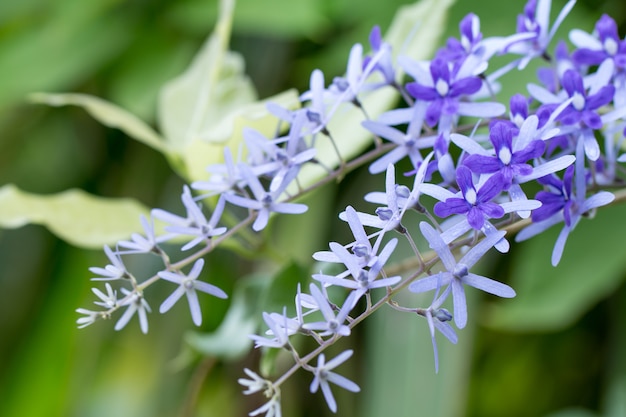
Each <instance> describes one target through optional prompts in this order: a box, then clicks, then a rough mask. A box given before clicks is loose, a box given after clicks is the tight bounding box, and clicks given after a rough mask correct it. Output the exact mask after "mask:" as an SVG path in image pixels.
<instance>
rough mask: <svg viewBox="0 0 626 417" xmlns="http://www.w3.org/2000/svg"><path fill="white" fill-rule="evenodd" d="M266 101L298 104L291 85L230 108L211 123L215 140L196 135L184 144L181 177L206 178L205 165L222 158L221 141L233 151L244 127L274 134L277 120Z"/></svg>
mask: <svg viewBox="0 0 626 417" xmlns="http://www.w3.org/2000/svg"><path fill="white" fill-rule="evenodd" d="M267 102H272V103H276V104H279V105H280V106H282V107H285V108H289V109H294V108H297V107H299V105H300V101H299V99H298V93H297V92H296V90H293V89H292V90H287V91H285V92H284V93H280V94H278V95H275V96H273V97H270V98H268V99H267V100H263V101H258V102H254V103H247V104H244V105H242V106H241V107H239V108H238V109H234V110H233V111H232V112H230V113H229V114H228V115H226V116H225V117H224V118H223V119H222V120H220V121H218V122H216V124H215V126H214V127H213V129H212V134H213V135H214V136H213V138H214V139H218V140H203V139H198V140H194V141H192V142H191V143H189V144H188V145H187V146H186V147H185V148H184V150H183V153H182V155H181V158H182V161H183V164H184V166H185V168H184V169H185V173H184V175H185V177H186V178H187V179H188V180H190V181H197V180H205V179H207V178H208V173H207V171H206V167H207V166H209V165H212V164H219V163H222V162H223V161H224V156H223V155H224V154H223V148H224V145H226V144H228V145H229V146H230V147H231V150H232V151H233V152H235V153H236V152H237V144H238V143H241V142H242V141H243V129H244V127H247V128H252V129H255V130H257V131H259V132H261V133H262V134H264V135H266V136H268V137H270V136H271V135H274V134H275V133H276V126H277V125H278V121H277V120H276V118H275V117H274V116H273V115H271V114H270V113H269V112H268V111H267V109H266V107H265V106H266V103H267Z"/></svg>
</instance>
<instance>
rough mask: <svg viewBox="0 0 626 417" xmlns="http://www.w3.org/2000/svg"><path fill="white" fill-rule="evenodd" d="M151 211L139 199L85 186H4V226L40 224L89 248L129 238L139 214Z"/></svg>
mask: <svg viewBox="0 0 626 417" xmlns="http://www.w3.org/2000/svg"><path fill="white" fill-rule="evenodd" d="M147 213H148V210H147V209H146V208H145V207H143V206H142V205H141V204H140V203H138V202H136V201H135V200H131V199H114V198H103V197H96V196H92V195H90V194H87V193H86V192H84V191H81V190H75V189H74V190H68V191H64V192H62V193H59V194H54V195H36V194H30V193H27V192H24V191H21V190H19V189H18V188H17V187H16V186H15V185H12V184H9V185H5V186H3V187H2V188H0V226H1V227H5V228H18V227H21V226H24V225H26V224H28V223H34V224H40V225H43V226H46V227H47V228H48V229H49V230H50V231H51V232H52V233H54V234H55V235H57V236H58V237H60V238H61V239H64V240H65V241H67V242H69V243H71V244H73V245H76V246H81V247H85V248H102V245H104V244H114V243H115V242H117V241H118V240H122V239H126V238H128V237H129V236H130V234H131V233H132V232H135V231H137V229H138V228H139V216H140V215H141V214H144V215H145V214H147Z"/></svg>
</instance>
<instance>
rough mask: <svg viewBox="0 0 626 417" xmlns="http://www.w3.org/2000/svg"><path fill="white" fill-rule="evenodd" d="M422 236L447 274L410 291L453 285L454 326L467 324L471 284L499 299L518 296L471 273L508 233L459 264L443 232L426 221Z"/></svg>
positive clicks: (497, 235)
mask: <svg viewBox="0 0 626 417" xmlns="http://www.w3.org/2000/svg"><path fill="white" fill-rule="evenodd" d="M420 230H421V231H422V235H423V236H424V237H425V238H426V240H427V241H428V243H429V246H430V247H431V248H432V249H433V250H434V251H435V252H436V253H437V255H438V256H439V259H441V262H442V264H443V266H444V267H445V268H446V271H442V272H439V273H437V274H435V275H430V276H427V277H425V278H422V279H420V280H418V281H415V282H413V283H411V285H409V290H410V291H412V292H415V293H422V292H426V291H430V290H434V289H436V288H437V287H439V286H440V285H450V286H452V299H453V301H454V323H455V324H456V326H457V327H458V328H459V329H462V328H463V327H465V325H466V324H467V305H466V302H465V289H464V286H465V285H469V286H471V287H474V288H478V289H479V290H482V291H485V292H488V293H490V294H493V295H497V296H499V297H505V298H511V297H515V291H514V290H513V288H511V287H509V286H508V285H506V284H502V283H501V282H498V281H494V280H492V279H490V278H486V277H483V276H481V275H476V274H474V273H471V272H469V270H470V268H471V267H472V266H474V264H475V263H476V262H478V261H479V260H480V258H482V257H483V255H485V253H487V251H488V250H489V249H491V248H492V247H493V246H494V245H495V244H496V243H497V242H498V241H499V240H500V239H502V238H503V237H504V234H505V232H504V231H500V232H496V233H493V234H491V235H490V236H487V237H485V239H484V240H482V241H481V242H480V243H478V244H477V245H476V246H474V247H472V248H471V249H470V250H469V251H468V252H467V253H466V254H465V255H464V256H463V257H462V258H461V259H460V260H459V261H458V262H457V261H456V260H455V259H454V255H452V252H451V251H450V248H449V247H448V245H447V244H446V243H445V242H444V241H443V239H442V238H441V236H440V235H439V232H437V231H436V230H435V229H434V228H433V227H432V226H431V225H430V224H428V223H426V222H421V223H420Z"/></svg>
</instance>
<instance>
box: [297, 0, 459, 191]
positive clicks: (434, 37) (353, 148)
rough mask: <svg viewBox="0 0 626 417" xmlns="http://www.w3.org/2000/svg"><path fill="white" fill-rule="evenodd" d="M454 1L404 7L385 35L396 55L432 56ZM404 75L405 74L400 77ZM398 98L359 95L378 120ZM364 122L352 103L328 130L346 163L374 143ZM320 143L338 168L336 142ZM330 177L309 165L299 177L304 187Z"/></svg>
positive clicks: (381, 92)
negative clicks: (363, 124) (363, 125)
mask: <svg viewBox="0 0 626 417" xmlns="http://www.w3.org/2000/svg"><path fill="white" fill-rule="evenodd" d="M453 2H454V0H444V1H441V0H421V1H419V2H417V3H415V4H412V5H408V6H405V7H402V8H401V9H400V10H399V11H398V12H397V13H396V15H395V17H394V19H393V21H392V23H391V26H390V28H389V31H388V32H387V34H386V35H385V40H386V41H387V42H389V43H390V44H391V46H392V47H393V51H394V54H396V55H397V54H402V55H408V56H410V57H411V58H412V59H414V60H421V59H427V58H428V57H430V56H431V55H432V54H433V53H434V52H435V50H436V48H437V45H438V44H437V42H438V40H439V38H440V37H441V34H442V33H443V30H444V28H445V21H446V15H447V11H448V8H449V7H450V6H451V5H452V4H453ZM347 55H348V51H346V56H347ZM402 76H403V75H402V73H401V74H400V75H399V77H402ZM326 81H328V80H326ZM398 98H399V96H398V93H397V91H396V90H394V89H392V88H383V89H378V90H376V91H372V92H366V93H362V94H360V95H359V100H360V101H361V104H362V105H363V107H364V108H365V110H366V111H367V112H368V115H369V117H370V118H371V119H376V117H377V116H378V115H380V114H381V113H383V112H385V111H387V110H389V109H391V108H392V107H393V106H394V105H395V104H396V102H397V100H398ZM339 115H340V116H339ZM363 120H365V117H364V115H363V113H362V112H361V111H360V110H359V109H356V108H354V106H352V105H351V104H345V105H344V106H342V107H340V108H339V109H338V111H337V113H336V115H335V117H334V119H333V120H332V121H331V122H330V123H329V125H328V130H329V132H330V133H331V134H332V135H333V138H334V139H335V143H336V145H337V148H338V149H339V153H340V154H341V156H342V158H343V159H344V160H349V159H352V158H354V157H355V156H357V155H358V154H359V153H361V152H362V151H363V150H364V149H366V148H367V147H368V146H370V145H371V144H372V143H373V140H372V135H371V133H370V132H368V131H367V130H366V129H364V128H362V127H360V126H361V122H362V121H363ZM316 143H317V146H316V148H317V158H318V159H320V160H322V161H324V164H325V165H326V166H331V167H337V166H338V165H339V163H340V160H339V157H338V156H337V153H336V152H335V150H334V147H333V145H332V143H331V142H330V141H329V140H327V139H326V138H321V139H319V140H318V141H317V142H316ZM326 174H327V172H326V170H325V169H324V168H323V167H321V166H318V165H307V166H305V167H304V168H303V169H302V173H301V174H300V176H299V177H298V178H299V180H300V182H301V184H302V185H303V186H306V185H310V184H312V183H314V182H316V181H318V180H319V179H320V178H323V177H324V176H325V175H326Z"/></svg>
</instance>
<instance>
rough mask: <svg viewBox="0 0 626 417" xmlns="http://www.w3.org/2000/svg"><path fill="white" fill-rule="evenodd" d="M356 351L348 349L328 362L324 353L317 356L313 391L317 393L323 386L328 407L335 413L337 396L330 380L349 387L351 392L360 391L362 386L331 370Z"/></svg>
mask: <svg viewBox="0 0 626 417" xmlns="http://www.w3.org/2000/svg"><path fill="white" fill-rule="evenodd" d="M352 353H354V352H353V351H352V350H346V351H344V352H342V353H340V354H339V355H337V356H336V357H335V358H333V359H331V360H329V361H328V362H326V357H325V356H324V354H323V353H320V355H319V356H318V357H317V367H316V368H315V371H314V374H315V376H314V377H313V381H312V382H311V387H310V389H311V392H312V393H315V392H317V390H318V389H319V388H320V387H321V388H322V393H323V394H324V399H325V400H326V404H328V408H330V411H332V412H333V413H336V412H337V402H336V401H335V397H334V396H333V393H332V391H331V390H330V385H329V384H328V383H329V382H332V383H333V384H335V385H338V386H340V387H341V388H343V389H347V390H348V391H351V392H359V391H360V390H361V388H359V386H358V385H357V384H355V383H354V382H352V381H350V380H349V379H348V378H346V377H344V376H341V375H339V374H337V373H335V372H331V370H332V369H335V368H336V367H338V366H339V365H341V364H342V363H344V362H345V361H347V360H348V359H350V356H352Z"/></svg>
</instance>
